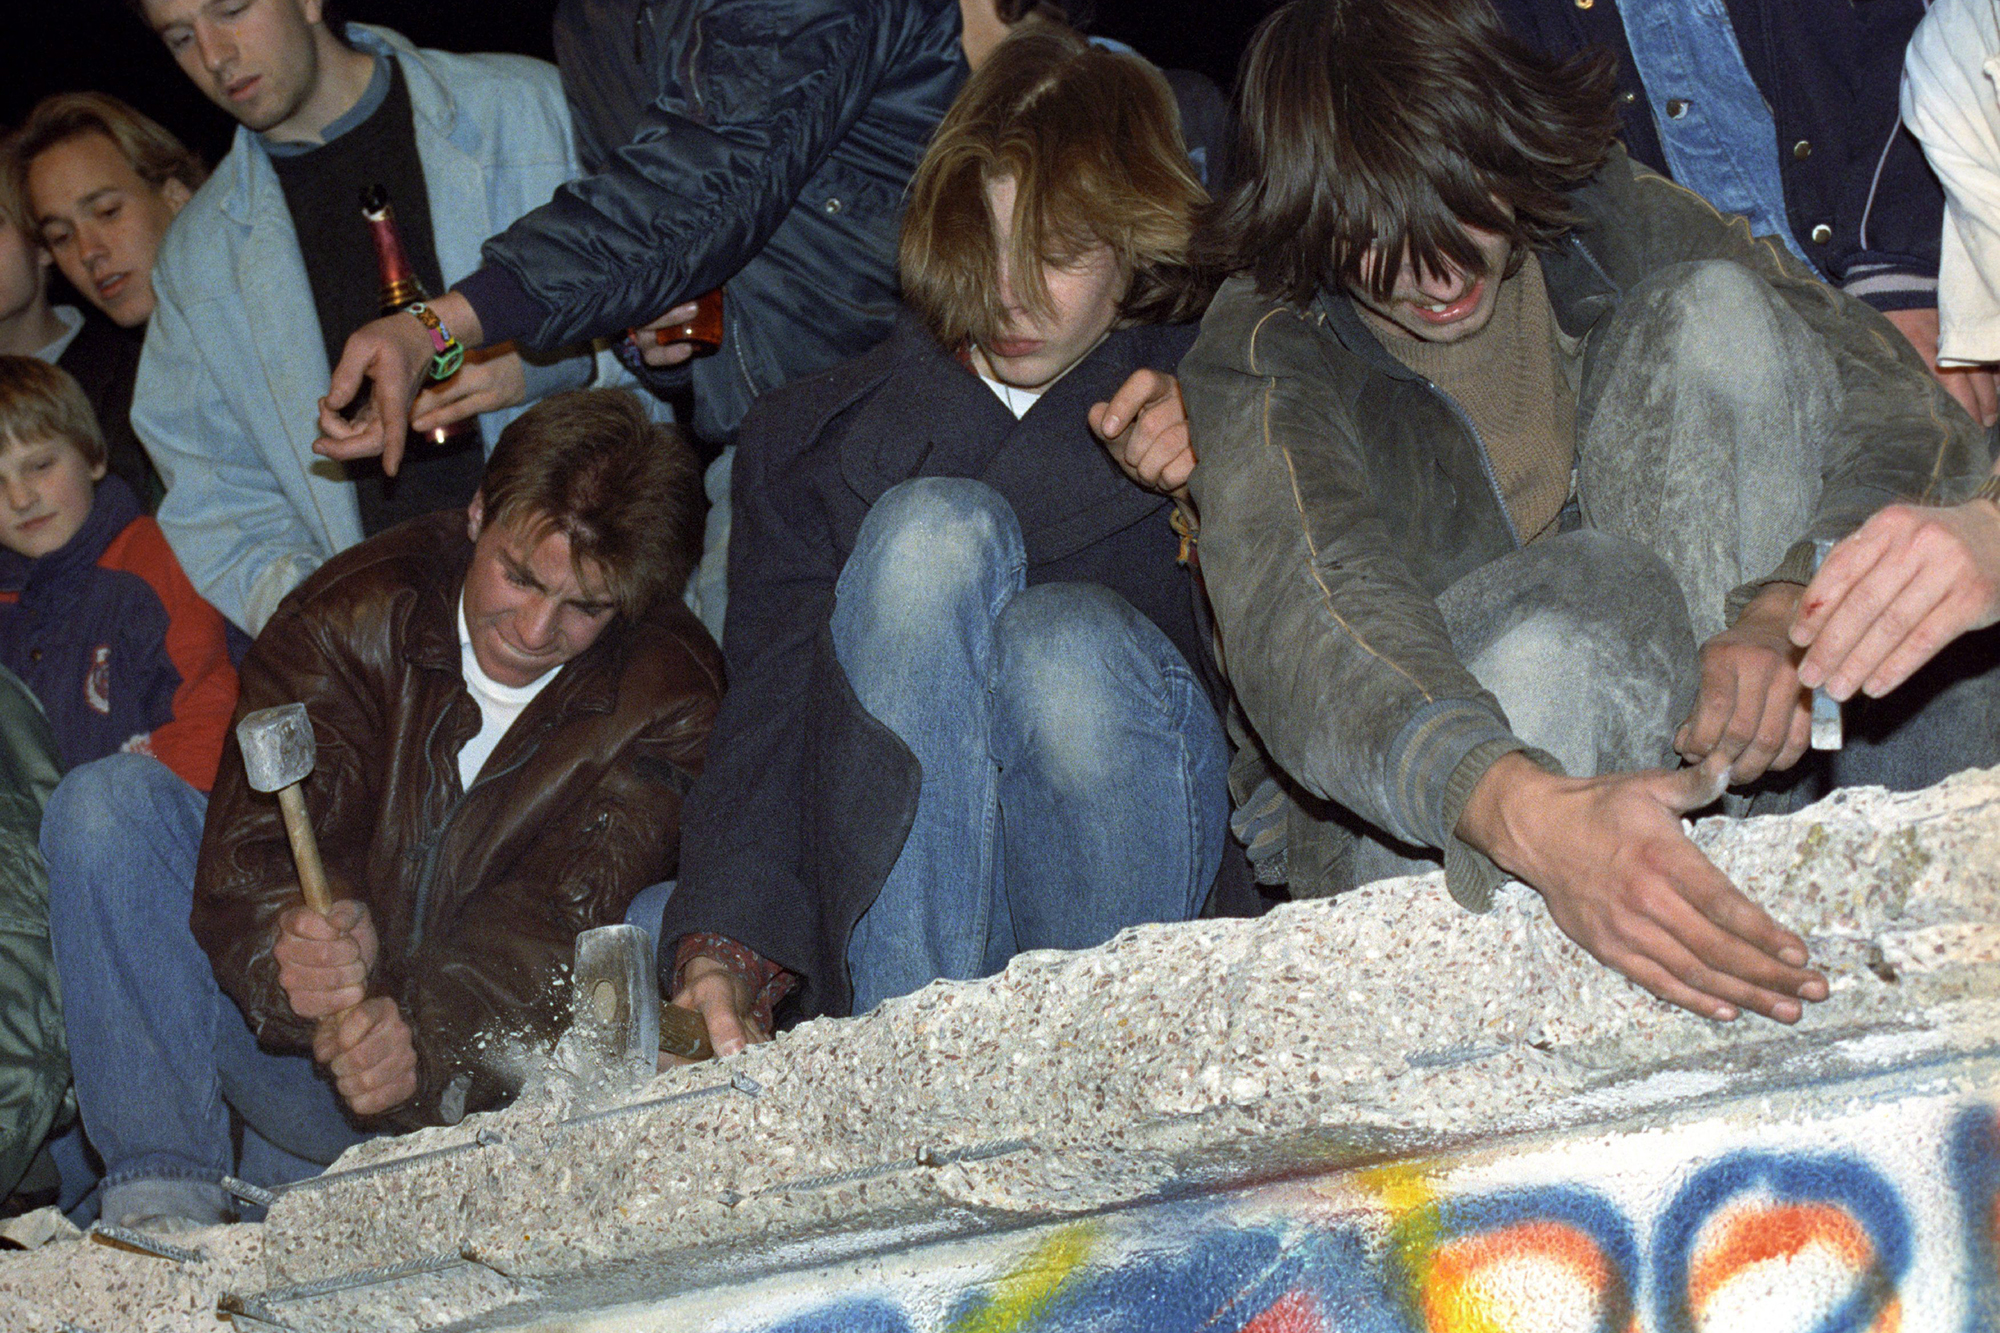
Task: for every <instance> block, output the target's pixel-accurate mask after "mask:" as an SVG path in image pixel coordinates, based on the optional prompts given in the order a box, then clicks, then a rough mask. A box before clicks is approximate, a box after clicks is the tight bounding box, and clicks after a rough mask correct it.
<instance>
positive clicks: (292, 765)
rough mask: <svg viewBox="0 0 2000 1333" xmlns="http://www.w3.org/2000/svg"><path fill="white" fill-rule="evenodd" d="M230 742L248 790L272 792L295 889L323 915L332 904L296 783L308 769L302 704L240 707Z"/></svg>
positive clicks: (309, 748)
mask: <svg viewBox="0 0 2000 1333" xmlns="http://www.w3.org/2000/svg"><path fill="white" fill-rule="evenodd" d="M236 744H237V747H238V748H239V749H241V750H242V751H243V772H244V775H245V776H246V777H248V778H249V780H250V787H251V790H253V791H265V792H276V793H277V794H278V809H279V810H280V811H282V812H283V813H284V816H285V833H286V834H287V836H289V837H290V838H291V840H292V859H293V861H295V862H297V864H298V868H299V889H300V891H301V892H303V893H304V894H305V899H306V906H307V907H310V908H312V909H313V911H315V912H318V913H319V914H320V915H321V916H325V915H326V914H327V913H328V912H331V911H332V910H333V894H332V892H331V891H330V890H329V889H328V888H327V884H326V868H325V867H324V866H323V865H321V864H320V859H319V843H318V841H317V840H315V839H314V837H313V830H312V822H311V821H310V820H309V819H307V818H306V803H305V798H304V797H302V796H300V795H299V784H300V783H301V782H304V781H305V780H306V776H307V775H308V774H310V773H311V772H312V771H313V758H314V749H313V729H312V719H311V718H310V717H308V716H306V706H305V705H304V704H279V705H278V706H277V707H276V708H260V709H258V710H257V711H256V712H254V713H246V714H244V715H243V720H242V721H241V722H238V723H237V724H236Z"/></svg>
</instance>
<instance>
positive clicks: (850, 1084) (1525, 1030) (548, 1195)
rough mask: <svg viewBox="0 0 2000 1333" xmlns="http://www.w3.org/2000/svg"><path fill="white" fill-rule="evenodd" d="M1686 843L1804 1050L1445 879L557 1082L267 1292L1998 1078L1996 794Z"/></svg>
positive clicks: (527, 1277)
mask: <svg viewBox="0 0 2000 1333" xmlns="http://www.w3.org/2000/svg"><path fill="white" fill-rule="evenodd" d="M1694 837H1695V840H1696V842H1697V843H1698V844H1700V845H1701V846H1702V847H1703V848H1704V850H1706V851H1707V852H1708V854H1709V855H1710V856H1711V857H1712V858H1713V859H1714V860H1715V861H1716V863H1717V864H1718V865H1719V866H1720V867H1721V868H1722V870H1723V871H1724V872H1725V873H1727V874H1728V875H1729V876H1730V877H1731V878H1732V879H1733V880H1734V881H1735V882H1736V883H1737V884H1738V885H1739V886H1740V887H1742V888H1743V889H1744V890H1745V892H1747V893H1748V894H1749V895H1750V896H1751V897H1753V898H1754V899H1756V900H1758V901H1759V902H1761V903H1762V904H1764V906H1765V907H1766V908H1767V909H1768V910H1769V911H1770V912H1771V913H1772V914H1773V915H1774V916H1775V917H1777V918H1778V919H1779V920H1780V921H1781V922H1784V923H1785V924H1787V925H1789V926H1791V927H1792V928H1793V929H1795V930H1797V931H1798V932H1799V933H1800V934H1802V935H1804V936H1805V937H1806V938H1807V942H1808V945H1809V947H1810V949H1811V952H1812V956H1813V961H1814V963H1815V965H1816V966H1818V967H1820V968H1821V969H1822V970H1823V971H1825V973H1826V974H1827V976H1828V979H1829V982H1830V985H1831V989H1832V995H1831V997H1830V998H1829V1000H1828V1001H1827V1002H1826V1003H1824V1004H1822V1005H1817V1006H1813V1007H1812V1008H1811V1010H1810V1011H1809V1013H1808V1015H1807V1018H1806V1020H1805V1021H1804V1022H1803V1023H1801V1024H1800V1025H1799V1026H1798V1027H1797V1028H1784V1027H1781V1026H1780V1025H1777V1024H1774V1023H1769V1022H1766V1021H1764V1020H1761V1019H1757V1018H1754V1017H1750V1018H1745V1019H1743V1020H1740V1021H1738V1022H1736V1023H1732V1024H1716V1023H1711V1022H1708V1021H1705V1020H1702V1019H1698V1018H1694V1017H1692V1016H1690V1015H1687V1014H1685V1013H1683V1012H1681V1011H1679V1010H1676V1009H1673V1008H1671V1007H1669V1006H1667V1005H1665V1004H1663V1003H1661V1002H1659V1001H1656V1000H1653V999H1652V998H1651V997H1649V996H1647V995H1646V994H1645V993H1644V992H1642V991H1640V990H1638V989H1637V988H1635V987H1633V986H1631V985H1630V984H1629V983H1627V982H1625V981H1624V980H1623V979H1621V978H1620V977H1618V976H1617V975H1615V974H1614V973H1612V972H1610V971H1608V970H1607V969H1605V968H1603V967H1602V966H1600V965H1599V964H1597V963H1596V962H1595V961H1593V960H1592V959H1590V958H1589V957H1588V956H1587V955H1585V954H1584V953H1583V952H1582V951H1581V950H1580V949H1579V948H1577V947H1576V946H1575V945H1573V944H1572V943H1571V942H1570V941H1569V940H1568V939H1567V938H1566V937H1564V936H1563V935H1562V934H1561V933H1560V932H1559V931H1558V930H1556V929H1555V927H1554V926H1553V925H1552V924H1551V923H1550V921H1549V920H1548V916H1547V913H1546V912H1545V911H1544V910H1543V908H1542V906H1541V902H1540V899H1539V898H1538V897H1536V896H1535V895H1534V894H1533V893H1531V892H1530V891H1528V890H1526V889H1523V888H1520V887H1519V886H1515V887H1512V888H1509V889H1507V890H1504V891H1503V892H1502V893H1501V894H1500V895H1499V897H1498V901H1497V902H1496V905H1495V907H1494V910H1493V911H1491V912H1489V913H1487V914H1485V915H1480V916H1474V915H1471V914H1468V913H1466V912H1464V911H1463V910H1461V909H1460V908H1458V907H1457V906H1456V905H1455V904H1454V903H1453V902H1452V901H1451V900H1450V898H1449V897H1447V896H1446V894H1445V893H1444V890H1443V886H1442V883H1441V880H1440V877H1439V876H1435V875H1433V876H1424V877H1418V878H1411V879H1399V880H1389V881H1383V882H1381V883H1379V884H1374V885H1370V886H1367V887H1365V888H1363V889H1360V890H1357V891H1356V892H1354V893H1351V894H1348V895H1345V896H1344V897H1342V898H1340V899H1336V900H1332V901H1317V902H1306V903H1297V904H1291V905H1288V906H1285V907H1281V908H1279V909H1278V910H1276V911H1274V912H1272V913H1270V914H1269V915H1267V916H1266V917H1264V918H1262V919H1261V920H1257V921H1201V922H1191V923H1183V924H1178V925H1170V926H1146V927H1140V928H1137V929H1134V930H1129V931H1126V932H1124V933H1123V934H1121V935H1120V936H1119V937H1118V938H1117V939H1115V940H1113V941H1111V942H1110V943H1109V944H1107V945H1105V946H1103V947H1101V948H1098V949H1093V950H1089V951H1085V952H1081V953H1073V954H1062V953H1053V952H1048V953H1034V954H1026V955H1023V956H1021V957H1019V958H1017V959H1015V960H1014V962H1013V963H1012V965H1010V966H1009V967H1008V969H1007V970H1006V971H1005V972H1004V973H1002V974H1001V975H999V976H997V977H993V978H988V979H986V980H983V981H977V982H964V983H945V982H940V983H935V984H933V985H931V986H928V987H926V988H925V989H923V990H921V991H919V992H917V993H916V994H914V995H911V996H907V997H904V998H902V999H899V1000H895V1001H891V1002H889V1003H886V1004H884V1005H883V1006H881V1007H880V1008H879V1009H877V1010H876V1011H875V1012H874V1013H872V1014H870V1015H867V1016H865V1017H862V1018H859V1019H850V1020H839V1021H819V1022H813V1023H808V1024H805V1025H802V1026H800V1027H799V1028H797V1029H795V1030H793V1031H792V1032H790V1033H788V1034H786V1035H785V1036H784V1037H782V1038H781V1039H779V1040H778V1041H776V1042H773V1043H771V1044H769V1045H766V1046H760V1047H756V1048H753V1049H751V1050H749V1051H746V1052H744V1053H743V1054H741V1055H739V1056H736V1057H732V1058H731V1059H729V1060H725V1061H719V1062H714V1063H710V1064H706V1065H701V1066H694V1067H689V1068H684V1069H677V1070H674V1071H671V1072H668V1073H665V1074H662V1075H660V1076H659V1077H658V1078H656V1079H654V1080H652V1081H651V1082H649V1083H648V1084H646V1085H645V1086H643V1087H641V1088H639V1089H636V1090H633V1091H631V1092H630V1093H629V1094H627V1095H625V1096H624V1097H623V1098H622V1099H620V1100H618V1101H616V1102H614V1103H612V1104H610V1105H609V1106H606V1105H603V1104H600V1103H599V1102H597V1101H593V1100H591V1099H590V1098H588V1097H586V1096H585V1095H584V1094H583V1093H582V1091H581V1090H579V1089H578V1088H576V1087H575V1086H574V1085H573V1084H572V1083H570V1082H568V1081H566V1080H564V1079H562V1078H560V1077H556V1078H552V1079H550V1080H548V1081H547V1082H545V1084H544V1085H543V1086H541V1087H539V1088H537V1089H536V1090H534V1091H533V1092H531V1093H530V1094H529V1095H527V1096H524V1097H523V1099H522V1101H521V1103H520V1104H518V1105H517V1106H515V1107H514V1108H512V1109H510V1110H508V1111H505V1112H500V1113H496V1114H493V1115H488V1116H477V1117H472V1118H470V1119H468V1120H467V1121H466V1122H465V1123H463V1124H460V1125H457V1126H453V1127H451V1128H449V1129H438V1130H429V1131H424V1132H422V1133H418V1134H413V1135H409V1136H405V1137H403V1138H399V1139H394V1140H385V1141H377V1142H375V1143H371V1144H366V1145H363V1146H362V1147H360V1148H357V1149H355V1150H353V1151H352V1152H350V1153H349V1154H347V1155H346V1156H345V1157H343V1158H342V1159H341V1161H340V1162H339V1163H337V1164H336V1165H335V1167H334V1168H333V1169H332V1171H330V1172H329V1173H328V1175H327V1176H326V1177H324V1178H322V1180H320V1181H318V1182H314V1183H310V1184H307V1185H304V1186H301V1187H299V1188H297V1189H295V1190H293V1191H291V1192H289V1193H287V1194H286V1195H285V1197H284V1198H283V1199H282V1200H281V1201H280V1202H279V1203H278V1204H277V1205H276V1206H275V1207H274V1208H273V1209H272V1210H271V1214H270V1217H269V1219H268V1221H267V1223H266V1225H265V1227H264V1229H263V1234H262V1245H261V1251H262V1253H261V1259H262V1267H263V1272H262V1278H263V1285H264V1286H265V1287H266V1288H270V1289H283V1288H285V1287H287V1286H288V1285H295V1284H300V1283H308V1282H312V1281H315V1280H322V1279H326V1278H328V1277H331V1276H336V1275H338V1274H341V1273H345V1272H349V1271H351V1270H354V1269H357V1268H362V1267H366V1266H370V1265H394V1264H398V1263H406V1262H408V1261H410V1260H412V1259H414V1258H418V1257H420V1256H440V1257H441V1258H442V1259H443V1260H449V1259H451V1257H452V1256H465V1257H467V1258H469V1259H470V1260H472V1261H475V1267H476V1268H477V1272H478V1274H480V1275H483V1276H480V1277H479V1278H478V1280H477V1281H471V1280H469V1279H468V1278H467V1277H466V1276H465V1275H464V1272H463V1267H461V1268H460V1269H457V1270H453V1271H454V1272H457V1273H458V1274H459V1276H457V1277H455V1278H453V1279H452V1281H454V1282H457V1283H458V1284H459V1285H460V1286H461V1287H463V1288H464V1291H462V1292H461V1293H460V1294H458V1295H451V1294H449V1293H445V1292H443V1291H442V1290H441V1289H440V1288H439V1287H438V1285H437V1282H434V1281H430V1280H428V1279H427V1280H425V1281H415V1282H404V1283H398V1284H395V1285H394V1287H393V1288H384V1289H383V1290H382V1291H380V1292H376V1293H374V1294H372V1295H371V1296H370V1299H371V1300H375V1301H377V1302H378V1303H379V1302H380V1301H381V1300H388V1301H390V1302H391V1304H394V1302H396V1301H399V1300H400V1301H404V1302H405V1303H406V1307H407V1308H405V1307H398V1308H400V1309H402V1317H403V1318H405V1320H406V1322H407V1324H408V1326H410V1327H425V1326H435V1325H436V1324H438V1323H439V1322H443V1321H445V1320H447V1319H448V1318H458V1317H464V1316H466V1315H469V1314H471V1313H472V1312H474V1311H476V1310H477V1309H479V1308H482V1307H481V1304H480V1303H481V1302H482V1301H483V1302H486V1303H487V1305H488V1306H490V1305H492V1304H496V1303H504V1302H505V1301H507V1300H510V1299H514V1298H515V1296H516V1295H518V1293H520V1292H522V1291H527V1290H531V1289H533V1288H534V1287H535V1286H536V1284H538V1283H541V1282H547V1281H558V1282H559V1281H562V1280H564V1279H565V1275H569V1276H574V1275H576V1274H579V1273H589V1272H598V1271H606V1270H609V1269H613V1268H616V1267H618V1266H619V1265H625V1266H626V1267H628V1268H629V1267H631V1266H633V1265H634V1264H635V1262H639V1261H643V1264H642V1266H644V1267H645V1268H647V1269H648V1271H657V1272H675V1271H678V1272H681V1273H683V1274H686V1273H689V1272H697V1271H699V1266H700V1264H701V1262H702V1257H703V1256H711V1257H712V1256H714V1255H717V1254H737V1255H740V1254H742V1253H745V1252H747V1251H749V1250H751V1249H759V1250H762V1251H765V1252H771V1253H777V1252H782V1251H783V1250H784V1248H785V1247H787V1246H797V1245H801V1244H809V1243H815V1238H822V1239H823V1238H827V1237H839V1236H840V1235H842V1234H847V1235H861V1236H865V1235H868V1234H871V1233H874V1234H880V1233H881V1232H882V1231H883V1230H884V1229H893V1228H897V1227H902V1228H906V1229H907V1228H912V1227H914V1228H918V1229H921V1228H922V1227H924V1226H927V1225H929V1226H935V1225H942V1223H941V1222H940V1219H957V1221H958V1222H960V1223H963V1224H966V1225H987V1224H994V1223H1005V1222H1007V1221H1009V1220H1013V1221H1022V1220H1033V1219H1040V1218H1048V1217H1053V1216H1061V1215H1064V1214H1069V1213H1075V1212H1080V1211H1085V1210H1090V1209H1097V1208H1104V1207H1110V1206H1116V1205H1118V1204H1121V1203H1126V1202H1130V1201H1135V1200H1141V1199H1146V1198H1155V1197H1160V1196H1161V1195H1163V1194H1168V1193H1172V1192H1174V1191H1177V1190H1184V1189H1191V1188H1200V1187H1204V1186H1212V1185H1216V1184H1220V1183H1226V1182H1228V1181H1230V1180H1232V1179H1241V1178H1243V1177H1244V1176H1247V1175H1254V1174H1259V1173H1268V1172H1269V1171H1270V1170H1271V1169H1272V1168H1273V1166H1274V1165H1278V1166H1285V1167H1288V1168H1289V1169H1314V1170H1321V1171H1324V1170H1332V1169H1338V1168H1339V1167H1340V1166H1342V1165H1343V1164H1354V1163H1361V1162H1368V1161H1379V1160H1382V1159H1384V1158H1386V1157H1393V1156H1396V1155H1399V1154H1402V1153H1407V1152H1412V1151H1422V1150H1429V1149H1434V1148H1438V1147H1442V1146H1447V1145H1451V1144H1459V1143H1467V1142H1480V1141H1492V1140H1497V1139H1501V1138H1504V1137H1505V1136H1508V1135H1514V1134H1525V1133H1529V1132H1545V1131H1547V1130H1549V1129H1551V1128H1560V1127H1562V1126H1565V1125H1585V1124H1597V1123H1609V1122H1613V1121H1619V1120H1630V1119H1632V1118H1634V1117H1639V1118H1644V1117H1647V1116H1666V1115H1668V1114H1670V1113H1672V1114H1684V1113H1686V1112H1687V1111H1688V1110H1689V1108H1690V1107H1698V1106H1699V1105H1700V1104H1701V1103H1702V1102H1703V1101H1705V1100H1706V1101H1714V1100H1717V1099H1720V1098H1723V1097H1726V1096H1730V1095H1741V1094H1742V1093H1743V1092H1745V1091H1747V1090H1754V1089H1755V1088H1756V1087H1758V1086H1760V1085H1764V1086H1768V1085H1769V1084H1770V1083H1771V1082H1772V1081H1774V1080H1776V1081H1779V1082H1784V1083H1788V1084H1789V1085H1791V1086H1800V1085H1803V1086H1807V1087H1810V1086H1811V1085H1812V1084H1813V1083H1815V1082H1816V1081H1820V1080H1833V1079H1839V1078H1842V1077H1848V1076H1851V1075H1853V1074H1856V1073H1857V1072H1867V1071H1871V1070H1872V1071H1875V1072H1879V1070H1880V1068H1881V1067H1883V1066H1885V1065H1891V1066H1892V1065H1894V1064H1896V1063H1898V1062H1899V1061H1905V1060H1909V1059H1912V1058H1915V1057H1916V1056H1917V1055H1919V1054H1921V1055H1922V1056H1923V1057H1924V1058H1926V1059H1938V1058H1949V1057H1950V1055H1951V1054H1952V1052H1954V1051H1962V1052H1964V1053H1967V1054H1971V1053H1975V1052H1980V1051H1986V1050H1989V1049H1990V1048H1991V1046H1992V1044H1993V1042H1994V1040H1995V1035H1994V1034H1995V1033H1996V1032H2000V999H1995V998H1994V997H1995V996H1996V995H2000V985H1996V982H2000V967H1996V964H2000V770H1993V771H1990V772H1985V773H1969V774H1963V775H1960V776H1959V777H1958V778H1955V779H1953V780H1951V781H1949V782H1947V783H1945V784H1943V785H1941V786H1939V787H1937V788H1933V789H1932V790H1930V791H1928V792H1922V793H1915V794H1910V795H1890V794H1886V793H1883V792H1880V791H1872V790H1867V791H1858V792H1849V793H1842V794H1838V795H1836V796H1835V797H1833V798H1831V799H1830V800H1828V801H1825V802H1822V803H1820V804H1819V805H1817V806H1814V807H1812V808H1811V809H1809V810H1806V811H1804V812H1801V813H1800V814H1797V815H1793V816H1789V817H1786V818H1782V819H1763V820H1753V821H1746V822H1733V821H1728V820H1710V821H1706V822H1704V823H1702V824H1701V825H1699V826H1698V827H1696V828H1695V830H1694ZM669 1260H671V1261H672V1262H671V1263H669V1262H668V1261H669ZM9 1272H10V1269H9V1266H8V1265H6V1264H0V1295H4V1293H5V1292H6V1291H7V1290H8V1285H9ZM440 1280H441V1279H440ZM396 1293H400V1294H396ZM509 1293H514V1294H511V1295H510V1294H509ZM419 1297H421V1298H423V1299H426V1300H430V1301H431V1302H432V1304H431V1306H430V1307H428V1308H427V1309H426V1310H425V1311H422V1312H420V1311H418V1310H417V1309H416V1308H415V1302H416V1301H417V1300H418V1299H419ZM325 1303H326V1302H322V1304H325ZM447 1311H449V1312H450V1313H447ZM385 1313H386V1311H385V1310H384V1309H379V1308H378V1309H376V1310H375V1314H376V1315H377V1316H381V1315H383V1314H385ZM321 1317H322V1318H324V1319H325V1320H326V1321H327V1322H326V1326H327V1327H329V1328H331V1327H336V1326H338V1325H337V1324H336V1323H335V1322H334V1321H333V1315H332V1311H331V1310H327V1311H325V1312H324V1313H323V1314H322V1316H321ZM318 1326H320V1325H319V1323H317V1322H316V1323H315V1327H318ZM356 1326H362V1325H356Z"/></svg>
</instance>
